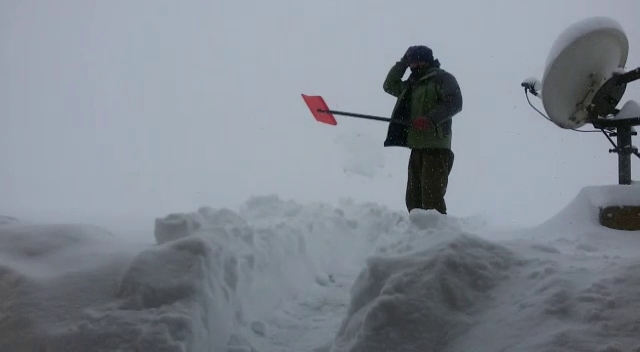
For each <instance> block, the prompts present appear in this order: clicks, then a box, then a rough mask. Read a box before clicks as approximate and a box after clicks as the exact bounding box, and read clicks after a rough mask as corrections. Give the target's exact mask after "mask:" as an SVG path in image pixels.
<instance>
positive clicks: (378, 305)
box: [331, 210, 517, 352]
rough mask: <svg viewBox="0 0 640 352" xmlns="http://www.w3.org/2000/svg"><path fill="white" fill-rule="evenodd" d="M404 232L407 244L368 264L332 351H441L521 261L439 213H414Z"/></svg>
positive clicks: (393, 247)
mask: <svg viewBox="0 0 640 352" xmlns="http://www.w3.org/2000/svg"><path fill="white" fill-rule="evenodd" d="M403 235H404V236H403ZM403 235H400V237H404V239H405V240H404V241H399V242H403V243H404V245H402V246H398V245H397V243H396V244H394V245H388V246H385V247H383V248H380V249H379V254H378V255H376V256H373V257H371V258H370V259H369V260H368V261H367V266H366V268H365V269H364V271H363V272H362V273H361V274H360V276H359V277H358V279H357V281H356V282H355V284H354V286H353V288H352V298H351V303H350V308H349V312H348V316H347V318H346V319H345V320H344V322H343V324H342V326H341V327H340V330H339V331H338V334H337V337H336V341H335V343H334V346H333V348H332V350H331V351H332V352H342V351H371V352H377V351H380V352H382V351H440V350H443V348H444V347H445V346H447V345H448V344H449V343H450V341H451V340H453V339H455V338H456V336H458V335H460V334H463V333H464V331H465V329H466V328H467V327H468V326H469V325H470V324H472V323H473V319H472V318H471V317H470V313H472V312H473V311H476V310H478V309H480V307H481V306H482V304H483V302H484V301H485V300H487V299H489V298H490V292H491V290H492V289H493V288H494V287H495V286H496V285H497V284H498V283H500V282H502V281H503V280H505V279H507V278H508V277H509V270H510V268H512V267H513V266H514V265H516V264H517V260H516V259H515V257H514V255H513V254H512V253H511V252H510V251H509V250H508V249H507V248H505V247H503V246H501V245H498V244H494V243H491V242H489V241H487V240H485V239H482V238H480V237H478V236H475V235H472V234H469V233H465V232H463V231H462V229H461V228H460V227H459V226H457V222H456V221H455V220H452V219H451V218H447V217H446V216H442V215H439V214H436V213H434V212H425V211H420V210H416V211H413V212H412V213H411V224H409V225H408V226H407V228H406V229H405V233H404V234H403ZM383 253H384V254H383Z"/></svg>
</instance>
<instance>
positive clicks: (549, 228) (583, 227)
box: [529, 184, 640, 239]
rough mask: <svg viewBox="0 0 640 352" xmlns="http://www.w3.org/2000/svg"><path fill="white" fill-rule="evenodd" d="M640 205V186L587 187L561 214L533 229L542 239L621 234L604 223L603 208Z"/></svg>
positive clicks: (531, 233)
mask: <svg viewBox="0 0 640 352" xmlns="http://www.w3.org/2000/svg"><path fill="white" fill-rule="evenodd" d="M625 205H627V206H629V205H638V206H640V185H637V184H634V185H606V186H590V187H585V188H583V189H582V190H580V192H579V193H578V194H577V196H576V197H575V198H574V199H573V200H572V201H571V202H570V203H569V204H568V205H567V206H566V207H565V208H564V209H562V210H561V211H560V212H559V213H558V214H556V215H555V216H553V217H551V218H550V219H549V220H547V221H545V222H544V223H542V224H541V225H539V226H536V227H534V228H533V229H532V230H531V231H529V234H530V235H533V236H535V237H538V238H539V239H553V238H564V239H567V238H580V237H584V236H585V235H586V234H592V233H594V232H600V233H620V231H616V230H611V229H608V228H604V227H602V226H601V225H600V220H599V214H600V209H601V208H606V207H611V206H614V207H615V206H625Z"/></svg>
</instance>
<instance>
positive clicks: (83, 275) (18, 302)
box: [0, 222, 132, 351]
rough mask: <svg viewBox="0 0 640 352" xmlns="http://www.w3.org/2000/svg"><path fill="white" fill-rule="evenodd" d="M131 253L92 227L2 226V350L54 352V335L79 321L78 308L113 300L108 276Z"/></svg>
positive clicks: (117, 270) (112, 284)
mask: <svg viewBox="0 0 640 352" xmlns="http://www.w3.org/2000/svg"><path fill="white" fill-rule="evenodd" d="M131 249H132V248H131V247H128V248H123V247H122V246H119V245H117V244H116V243H115V242H114V237H113V236H112V235H111V234H110V233H109V232H107V231H104V230H101V229H99V228H95V227H91V226H80V225H66V224H65V225H35V224H21V223H19V222H13V223H12V224H11V225H3V226H0V301H1V302H2V307H3V309H2V313H0V350H1V351H34V350H45V348H54V347H55V342H51V341H52V340H55V336H56V335H58V334H59V333H61V332H64V331H67V330H68V329H72V328H73V326H74V324H75V323H77V322H78V321H79V320H80V319H81V317H82V315H83V312H82V308H81V307H89V306H93V305H96V304H101V303H107V302H110V301H111V299H112V298H111V295H110V292H111V291H113V289H114V287H115V285H116V284H117V282H116V281H115V280H112V278H113V277H114V276H117V275H119V274H120V273H122V272H123V271H124V270H125V268H126V265H127V259H128V258H129V256H130V254H129V253H128V252H129V251H130V250H131ZM85 347H86V346H85ZM49 350H50V351H58V350H60V351H62V350H63V349H49ZM72 350H73V349H71V350H70V351H72Z"/></svg>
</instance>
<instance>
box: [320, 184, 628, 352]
mask: <svg viewBox="0 0 640 352" xmlns="http://www.w3.org/2000/svg"><path fill="white" fill-rule="evenodd" d="M622 205H640V187H639V186H618V185H615V186H594V187H586V188H584V189H583V190H582V191H581V192H580V193H579V194H578V195H577V196H576V197H575V199H574V200H573V201H572V202H571V203H570V204H569V205H567V207H565V209H563V210H562V211H561V212H560V213H559V214H558V215H557V216H554V217H553V218H551V219H550V220H549V221H546V222H545V223H543V224H541V225H540V226H536V227H534V228H531V229H525V230H521V231H512V232H510V235H509V236H505V234H500V235H496V236H492V234H491V233H483V234H482V237H480V236H478V235H476V234H474V233H473V231H472V232H471V233H470V232H468V231H466V230H465V228H468V226H466V227H465V226H463V225H464V224H465V221H463V220H461V219H457V218H455V217H452V216H450V215H449V216H443V215H439V214H438V213H436V212H433V211H430V212H425V211H414V212H412V213H411V215H410V216H409V218H408V219H407V222H406V223H405V222H401V224H402V225H399V226H395V227H394V228H392V229H390V230H391V231H390V232H389V233H388V235H383V236H380V238H379V239H378V241H377V248H376V249H375V255H373V256H372V257H371V258H369V259H368V261H367V265H366V266H365V268H364V269H363V271H362V272H361V273H360V275H359V277H358V279H357V280H356V282H355V284H354V286H353V288H352V291H351V302H350V306H349V310H348V313H347V314H346V317H345V319H344V320H343V322H342V325H341V326H340V328H339V330H338V332H337V335H336V338H335V341H334V344H333V346H332V348H331V349H330V351H331V352H347V351H349V352H351V351H372V352H376V351H443V352H449V351H463V352H467V351H468V352H471V351H474V352H494V351H514V352H515V351H518V352H534V351H535V352H556V351H585V352H606V351H611V352H618V351H620V352H622V351H625V352H626V351H640V320H638V318H637V317H638V314H637V312H639V311H640V270H638V269H640V259H639V257H638V250H640V235H639V234H638V232H637V231H636V232H627V231H618V230H612V229H608V228H605V227H603V226H601V225H600V224H599V221H598V215H599V210H600V208H602V207H608V206H622Z"/></svg>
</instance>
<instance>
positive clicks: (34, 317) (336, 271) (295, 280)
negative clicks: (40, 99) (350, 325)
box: [0, 196, 406, 352]
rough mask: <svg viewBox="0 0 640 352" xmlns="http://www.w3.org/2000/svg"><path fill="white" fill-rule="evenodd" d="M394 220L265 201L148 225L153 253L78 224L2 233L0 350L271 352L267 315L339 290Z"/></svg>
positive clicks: (369, 208) (347, 208)
mask: <svg viewBox="0 0 640 352" xmlns="http://www.w3.org/2000/svg"><path fill="white" fill-rule="evenodd" d="M404 222H406V216H404V215H403V214H401V213H396V212H393V211H389V210H388V209H385V208H384V207H382V206H379V205H376V204H356V203H355V202H353V201H350V200H343V201H342V202H341V203H340V205H339V206H338V207H335V206H331V205H328V204H320V203H317V204H308V205H301V204H298V203H296V202H293V201H284V200H281V199H279V198H278V197H276V196H266V197H254V198H251V199H249V200H248V201H247V202H246V203H245V204H244V205H243V206H242V207H241V208H240V209H239V210H238V211H232V210H229V209H212V208H207V207H203V208H200V209H198V210H197V211H194V212H191V213H176V214H169V215H167V216H165V217H162V218H158V219H156V221H155V231H154V235H155V237H156V242H157V243H156V244H155V245H149V244H132V243H127V242H123V240H122V239H121V238H118V237H115V236H111V234H110V233H108V232H107V231H104V230H100V229H97V228H92V227H87V226H79V225H40V224H37V225H33V224H30V225H26V224H17V225H16V224H13V225H6V226H2V227H0V273H1V274H0V300H2V302H3V307H4V309H5V312H7V313H6V314H4V315H0V350H7V351H9V350H10V351H32V350H47V351H51V352H54V351H97V352H99V351H198V352H201V351H228V352H237V351H275V349H271V347H263V346H265V344H267V343H269V338H270V335H272V334H274V332H273V331H271V330H270V329H271V328H270V326H269V325H268V324H267V323H266V321H267V320H268V319H269V318H270V317H271V316H272V315H273V313H274V311H275V310H277V309H278V307H279V306H280V305H282V304H283V303H285V302H289V301H291V300H293V299H296V298H297V297H298V296H299V294H300V293H301V292H306V291H308V290H309V289H313V288H314V287H316V288H318V290H322V289H324V288H326V287H329V289H330V286H332V285H334V286H335V285H342V282H344V279H339V280H338V281H339V282H340V283H339V284H337V283H336V278H335V276H340V275H343V276H344V275H351V274H353V275H355V274H357V271H358V270H359V268H360V267H361V263H362V262H364V258H365V257H366V255H368V254H369V252H370V250H372V249H373V248H374V247H373V243H374V242H375V241H376V239H378V238H380V237H382V236H383V235H384V234H385V233H387V232H390V231H392V230H393V229H394V228H395V227H396V225H397V224H399V223H404ZM355 249H358V250H357V251H355ZM319 292H320V291H319ZM330 340H331V336H327V337H326V339H325V340H323V341H322V344H325V343H327V342H329V341H330ZM318 344H321V343H320V342H319V343H318ZM287 347H288V346H283V348H284V350H285V351H286V350H287Z"/></svg>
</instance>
